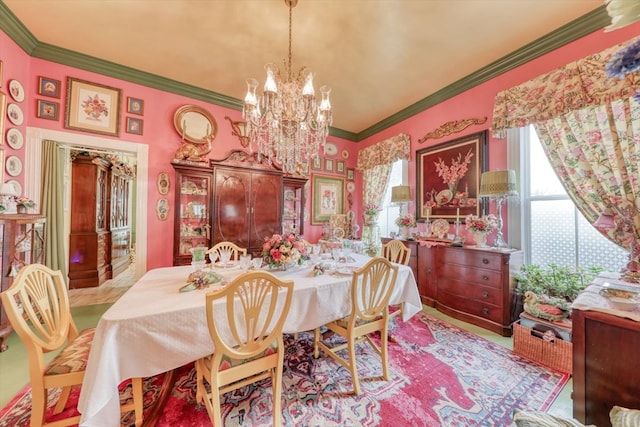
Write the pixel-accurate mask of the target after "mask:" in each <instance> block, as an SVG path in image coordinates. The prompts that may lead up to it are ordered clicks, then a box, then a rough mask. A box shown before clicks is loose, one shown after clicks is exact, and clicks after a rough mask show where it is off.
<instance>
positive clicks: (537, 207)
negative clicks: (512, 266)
mask: <svg viewBox="0 0 640 427" xmlns="http://www.w3.org/2000/svg"><path fill="white" fill-rule="evenodd" d="M509 151H510V153H509V163H510V166H509V167H510V168H511V169H519V170H520V173H519V176H520V180H521V184H520V188H521V206H519V207H518V206H517V204H515V203H510V204H509V236H514V237H515V234H516V233H517V230H518V228H519V229H520V230H521V235H520V236H519V237H520V238H521V247H522V249H524V251H525V263H526V264H539V265H541V266H545V265H548V264H550V263H555V264H558V265H567V266H571V267H574V268H576V267H581V268H589V267H602V268H604V269H606V270H609V271H620V269H621V268H622V267H623V266H624V265H625V264H626V263H627V261H628V256H627V252H626V251H625V250H624V249H622V248H621V247H619V246H618V245H616V244H615V243H613V242H611V241H610V240H609V239H607V238H606V237H604V236H602V235H601V234H600V233H599V232H598V231H597V230H596V229H595V228H593V227H592V226H591V225H590V224H589V222H588V221H587V220H586V219H585V218H584V216H583V215H582V214H581V213H580V212H579V211H578V209H576V208H575V206H574V204H573V202H572V201H571V199H569V196H568V195H567V193H566V191H565V190H564V187H563V186H562V183H561V182H560V180H559V179H558V177H557V176H556V174H555V172H554V171H553V168H552V167H551V164H550V163H549V161H548V160H547V157H546V155H545V153H544V151H543V149H542V145H541V143H540V140H539V139H538V136H537V135H536V132H535V129H534V127H533V126H529V127H528V128H524V129H521V131H520V132H513V133H511V134H510V137H509ZM518 151H519V155H517V152H518ZM520 224H521V226H520ZM514 240H515V241H517V240H518V239H517V237H516V238H515V239H514V238H510V240H509V243H510V244H511V245H512V246H516V245H515V244H514Z"/></svg>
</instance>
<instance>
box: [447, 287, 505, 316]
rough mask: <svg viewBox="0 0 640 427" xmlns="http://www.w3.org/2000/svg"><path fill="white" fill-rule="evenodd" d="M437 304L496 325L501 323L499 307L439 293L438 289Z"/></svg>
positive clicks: (501, 312)
mask: <svg viewBox="0 0 640 427" xmlns="http://www.w3.org/2000/svg"><path fill="white" fill-rule="evenodd" d="M438 304H443V305H445V306H446V307H449V308H452V309H454V310H458V311H461V312H464V313H467V314H471V315H473V316H477V317H481V318H483V319H487V320H490V321H492V322H496V323H498V324H501V323H502V314H503V311H502V309H501V308H500V307H496V306H495V305H493V304H488V303H486V302H482V301H478V300H476V299H470V298H463V297H461V296H460V295H453V294H450V293H448V292H446V291H443V292H441V291H440V289H438Z"/></svg>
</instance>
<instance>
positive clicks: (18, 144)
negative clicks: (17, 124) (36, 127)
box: [7, 128, 24, 150]
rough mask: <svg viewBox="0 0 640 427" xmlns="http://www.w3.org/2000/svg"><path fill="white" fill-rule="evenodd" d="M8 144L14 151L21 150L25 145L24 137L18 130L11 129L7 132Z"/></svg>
mask: <svg viewBox="0 0 640 427" xmlns="http://www.w3.org/2000/svg"><path fill="white" fill-rule="evenodd" d="M7 144H9V147H11V148H13V149H14V150H19V149H21V148H22V144H24V137H23V136H22V132H20V129H18V128H11V129H9V130H8V131H7Z"/></svg>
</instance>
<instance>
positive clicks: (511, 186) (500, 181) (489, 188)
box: [478, 170, 518, 249]
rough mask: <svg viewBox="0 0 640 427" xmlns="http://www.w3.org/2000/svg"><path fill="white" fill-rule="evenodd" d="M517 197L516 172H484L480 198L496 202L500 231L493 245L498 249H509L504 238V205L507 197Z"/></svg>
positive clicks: (481, 180)
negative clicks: (487, 198)
mask: <svg viewBox="0 0 640 427" xmlns="http://www.w3.org/2000/svg"><path fill="white" fill-rule="evenodd" d="M517 195H518V191H517V185H516V171H514V170H503V171H489V172H483V174H482V176H481V177H480V192H479V193H478V196H480V197H489V198H492V199H495V200H496V208H497V213H498V214H497V217H498V231H497V233H496V241H495V243H494V244H493V246H495V247H496V248H501V249H502V248H504V249H509V245H508V244H507V242H505V241H504V239H503V237H502V205H503V204H504V201H505V200H506V199H507V197H512V196H517Z"/></svg>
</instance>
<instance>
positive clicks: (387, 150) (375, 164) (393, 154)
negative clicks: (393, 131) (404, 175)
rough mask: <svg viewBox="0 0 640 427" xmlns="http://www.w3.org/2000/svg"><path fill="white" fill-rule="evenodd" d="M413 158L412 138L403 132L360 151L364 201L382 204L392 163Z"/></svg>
mask: <svg viewBox="0 0 640 427" xmlns="http://www.w3.org/2000/svg"><path fill="white" fill-rule="evenodd" d="M410 159H411V140H410V138H409V135H407V134H404V133H401V134H399V135H396V136H394V137H391V138H389V139H385V140H384V141H380V142H378V143H377V144H374V145H371V146H369V147H367V148H364V149H362V150H360V151H359V152H358V163H357V166H356V167H357V169H358V170H360V171H362V174H363V177H364V184H363V187H364V189H363V203H364V205H368V204H374V205H377V206H380V204H381V203H382V198H383V197H384V194H385V192H386V191H387V184H388V182H389V173H390V172H391V165H392V164H393V163H394V162H395V161H397V160H410Z"/></svg>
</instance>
